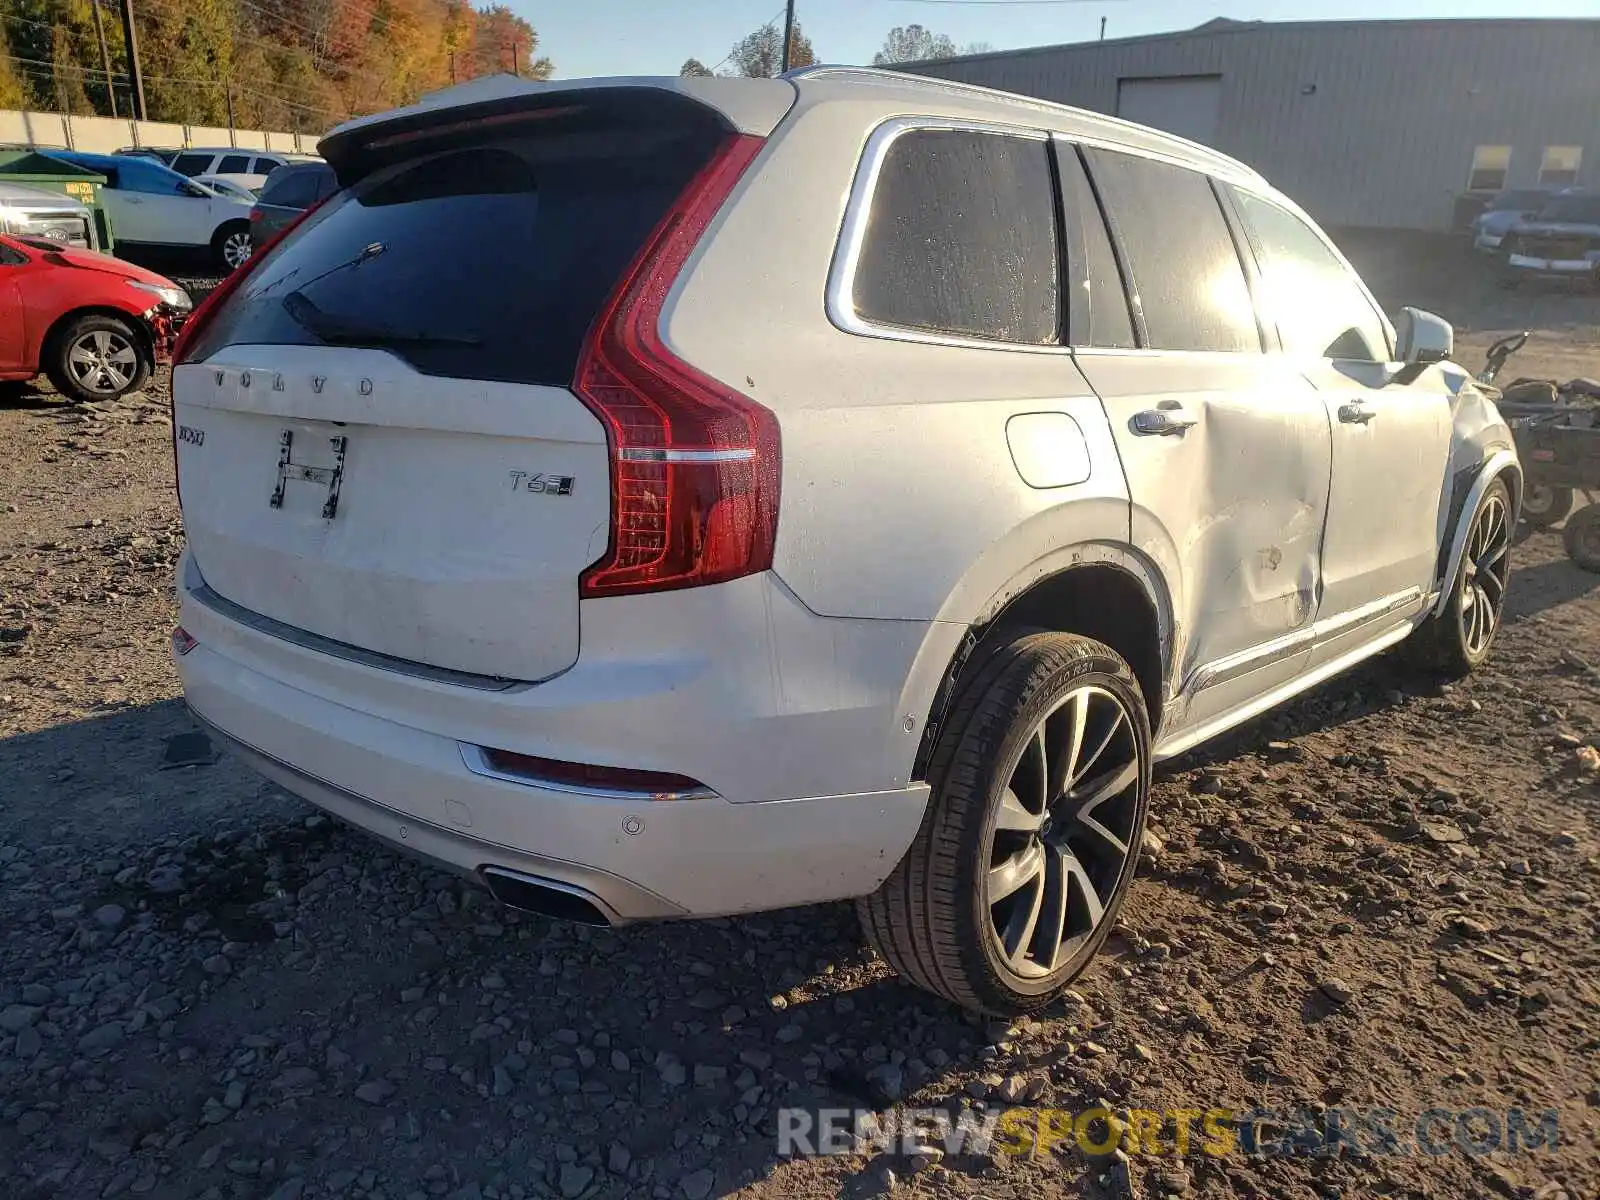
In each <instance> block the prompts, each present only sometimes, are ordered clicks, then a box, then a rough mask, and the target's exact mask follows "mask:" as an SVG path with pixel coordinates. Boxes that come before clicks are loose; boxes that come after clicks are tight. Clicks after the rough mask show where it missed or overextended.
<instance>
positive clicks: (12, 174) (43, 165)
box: [0, 150, 116, 254]
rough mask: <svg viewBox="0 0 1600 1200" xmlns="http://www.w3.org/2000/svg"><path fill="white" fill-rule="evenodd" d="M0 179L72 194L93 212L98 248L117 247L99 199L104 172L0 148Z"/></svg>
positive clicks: (32, 152)
mask: <svg viewBox="0 0 1600 1200" xmlns="http://www.w3.org/2000/svg"><path fill="white" fill-rule="evenodd" d="M0 179H5V180H6V181H7V182H9V183H20V184H24V185H25V186H27V187H35V188H39V189H40V190H41V191H46V192H60V193H61V194H62V195H65V196H71V197H72V198H73V199H74V200H76V201H78V202H79V203H80V204H83V205H84V206H86V207H87V208H88V209H89V211H90V212H92V213H94V226H95V236H96V237H97V238H98V239H99V241H100V249H101V251H102V252H103V253H106V254H110V253H112V251H113V250H114V249H115V248H116V242H115V239H114V238H113V237H112V234H111V217H110V214H108V213H107V212H106V207H105V204H104V203H103V202H102V201H101V199H100V189H101V188H102V187H103V186H104V185H105V182H106V177H105V176H104V175H97V174H96V173H95V172H93V171H91V170H89V169H88V168H87V167H80V166H78V165H77V164H76V163H70V162H67V161H65V160H64V159H59V158H51V157H50V156H49V155H48V154H41V153H39V152H38V151H36V150H0Z"/></svg>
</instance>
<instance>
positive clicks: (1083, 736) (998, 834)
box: [982, 684, 1143, 978]
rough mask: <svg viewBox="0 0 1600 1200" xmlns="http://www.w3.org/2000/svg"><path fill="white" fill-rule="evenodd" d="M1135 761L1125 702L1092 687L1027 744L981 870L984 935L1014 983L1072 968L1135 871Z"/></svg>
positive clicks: (1064, 704)
mask: <svg viewBox="0 0 1600 1200" xmlns="http://www.w3.org/2000/svg"><path fill="white" fill-rule="evenodd" d="M1139 754H1140V751H1139V742H1138V740H1137V738H1136V737H1135V735H1134V729H1133V723H1132V719H1131V717H1130V714H1129V713H1128V710H1127V709H1126V708H1125V707H1124V705H1123V702H1122V701H1121V700H1119V699H1118V698H1117V697H1116V696H1114V695H1113V694H1112V693H1111V692H1109V691H1107V690H1105V689H1104V688H1101V687H1097V686H1094V685H1092V684H1085V685H1083V686H1081V687H1077V688H1074V689H1073V690H1072V691H1070V692H1068V693H1067V694H1066V695H1065V696H1064V697H1063V698H1062V699H1061V701H1060V702H1059V703H1058V704H1057V705H1056V707H1055V708H1053V709H1052V710H1051V711H1050V712H1049V713H1048V714H1047V715H1046V716H1045V717H1044V718H1043V719H1042V720H1041V721H1040V722H1039V723H1038V725H1036V726H1035V728H1034V730H1033V732H1032V733H1031V734H1030V735H1029V737H1028V739H1027V741H1026V743H1025V744H1024V749H1023V751H1022V755H1021V757H1020V759H1019V760H1018V761H1017V764H1016V767H1015V768H1014V769H1013V770H1012V773H1011V777H1010V779H1009V780H1008V781H1007V783H1006V788H1005V792H1004V793H1003V794H1002V796H1001V801H1000V807H999V812H998V813H997V814H996V817H995V821H994V829H993V832H992V834H991V835H990V838H989V844H988V847H987V850H988V852H987V854H986V855H985V856H984V858H983V860H982V861H983V862H984V864H985V874H984V878H983V883H982V891H983V895H982V902H983V904H984V906H985V907H986V909H987V910H988V914H989V932H990V934H991V936H992V937H993V938H994V941H995V944H996V946H997V949H998V952H999V954H1000V957H1002V958H1003V959H1004V960H1005V962H1006V963H1007V964H1008V965H1009V967H1010V968H1011V970H1012V971H1014V972H1016V974H1018V975H1019V976H1024V977H1029V978H1038V977H1041V976H1045V975H1049V974H1050V973H1051V972H1053V971H1055V970H1056V969H1057V968H1058V967H1060V966H1061V965H1062V964H1063V963H1065V962H1067V961H1068V960H1070V959H1071V958H1072V956H1073V954H1074V953H1075V952H1076V951H1077V949H1078V947H1079V946H1080V945H1082V943H1083V942H1084V941H1085V940H1087V939H1088V938H1089V937H1090V936H1091V935H1092V934H1093V933H1094V932H1095V930H1096V929H1097V928H1098V927H1099V926H1100V924H1101V922H1102V921H1103V920H1104V919H1105V913H1106V908H1107V906H1108V905H1109V904H1110V902H1111V899H1112V897H1113V896H1114V895H1115V894H1116V892H1117V888H1118V886H1119V884H1120V883H1121V882H1122V880H1123V878H1124V877H1125V875H1126V874H1127V873H1128V872H1129V871H1131V870H1132V869H1133V866H1134V863H1135V861H1136V859H1137V855H1138V849H1139V847H1138V846H1137V845H1136V844H1133V839H1134V838H1135V837H1136V829H1137V824H1138V811H1139V793H1140V784H1141V779H1142V777H1143V764H1142V763H1141V762H1140V759H1139Z"/></svg>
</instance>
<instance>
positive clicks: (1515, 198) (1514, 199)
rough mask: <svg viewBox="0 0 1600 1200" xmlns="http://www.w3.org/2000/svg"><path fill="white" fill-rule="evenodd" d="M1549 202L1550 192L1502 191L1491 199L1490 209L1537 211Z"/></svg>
mask: <svg viewBox="0 0 1600 1200" xmlns="http://www.w3.org/2000/svg"><path fill="white" fill-rule="evenodd" d="M1549 202H1550V193H1549V192H1532V191H1528V192H1501V193H1500V194H1499V195H1498V196H1496V197H1495V198H1494V199H1493V200H1491V201H1489V211H1490V212H1508V211H1521V210H1524V209H1528V210H1532V211H1535V212H1537V211H1538V210H1539V209H1541V208H1543V207H1544V206H1545V205H1546V204H1548V203H1549Z"/></svg>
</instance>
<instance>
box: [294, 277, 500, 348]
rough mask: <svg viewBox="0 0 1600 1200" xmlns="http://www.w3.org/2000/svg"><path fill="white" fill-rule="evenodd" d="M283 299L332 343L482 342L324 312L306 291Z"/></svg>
mask: <svg viewBox="0 0 1600 1200" xmlns="http://www.w3.org/2000/svg"><path fill="white" fill-rule="evenodd" d="M280 303H281V304H282V305H283V311H284V312H286V313H288V314H289V316H290V317H292V318H293V319H294V321H295V323H296V324H298V325H300V326H301V327H302V328H304V329H307V330H310V331H311V332H312V333H314V334H316V336H317V337H319V338H321V339H322V340H323V341H324V342H326V343H327V344H328V345H330V346H481V345H483V342H482V341H481V340H480V339H478V338H471V337H455V336H452V335H450V334H437V333H423V332H421V331H420V330H418V331H412V330H407V329H391V328H388V327H386V326H383V325H371V324H368V323H366V322H364V321H360V320H357V319H355V318H352V317H343V316H339V315H337V314H334V313H326V312H323V311H322V309H320V308H318V307H317V306H316V304H315V302H313V301H312V300H311V299H310V298H309V297H308V296H307V295H306V294H305V293H304V292H302V291H300V290H299V289H296V290H295V291H292V292H290V293H289V294H288V295H287V296H285V297H284V298H283V299H282V300H281V301H280Z"/></svg>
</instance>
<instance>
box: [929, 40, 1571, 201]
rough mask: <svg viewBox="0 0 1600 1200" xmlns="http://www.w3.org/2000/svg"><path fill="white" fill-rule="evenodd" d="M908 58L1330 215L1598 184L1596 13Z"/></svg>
mask: <svg viewBox="0 0 1600 1200" xmlns="http://www.w3.org/2000/svg"><path fill="white" fill-rule="evenodd" d="M901 69H902V70H914V71H917V72H920V73H923V74H927V75H937V76H940V77H943V78H947V79H956V80H963V81H966V82H969V83H977V84H983V85H984V86H986V87H995V88H1001V89H1003V90H1005V91H1010V92H1020V93H1022V94H1024V95H1029V96H1037V97H1040V98H1041V99H1046V100H1054V101H1058V102H1060V103H1064V104H1072V105H1076V106H1078V107H1080V108H1087V109H1093V110H1094V111H1096V112H1103V113H1110V114H1113V115H1117V116H1122V117H1126V118H1128V119H1129V120H1133V121H1139V122H1141V123H1143V124H1147V125H1154V126H1156V127H1158V128H1161V129H1165V130H1168V131H1170V132H1173V133H1177V134H1181V135H1183V136H1185V137H1190V138H1193V139H1195V140H1196V141H1200V142H1205V143H1207V144H1208V145H1211V146H1215V147H1216V148H1217V149H1219V150H1222V151H1225V152H1226V153H1228V154H1231V155H1233V156H1234V157H1236V158H1240V159H1243V160H1244V161H1245V162H1247V163H1249V164H1250V165H1251V166H1253V167H1255V168H1257V169H1258V170H1260V171H1261V172H1262V173H1263V174H1264V175H1266V176H1267V178H1268V179H1270V180H1271V181H1272V182H1273V183H1275V184H1276V185H1278V186H1279V187H1281V188H1282V189H1283V190H1284V191H1286V192H1288V193H1289V194H1290V195H1292V196H1293V197H1294V198H1295V199H1297V200H1298V201H1299V202H1300V203H1301V204H1303V205H1304V206H1305V207H1306V208H1307V209H1309V210H1310V211H1311V212H1312V214H1313V215H1314V216H1316V217H1317V218H1318V220H1319V221H1321V222H1322V223H1323V224H1326V225H1336V226H1338V225H1352V226H1374V227H1382V228H1400V229H1432V230H1444V229H1448V228H1450V227H1451V226H1452V224H1456V223H1458V222H1459V221H1460V219H1461V216H1462V213H1463V212H1464V211H1475V210H1476V208H1478V207H1481V204H1482V202H1483V199H1484V198H1485V197H1486V195H1487V194H1490V193H1493V192H1495V191H1499V190H1500V189H1501V188H1503V187H1510V188H1534V187H1557V186H1562V185H1568V184H1573V183H1579V184H1584V185H1587V186H1595V187H1600V20H1504V21H1478V20H1471V21H1469V20H1443V21H1347V22H1340V21H1305V22H1292V23H1281V24H1280V23H1270V24H1269V23H1264V22H1259V21H1252V22H1239V21H1229V20H1217V21H1212V22H1209V23H1208V24H1205V25H1202V26H1200V27H1199V28H1197V29H1194V30H1190V31H1188V32H1185V33H1172V34H1160V35H1156V36H1153V37H1138V38H1123V39H1117V40H1110V41H1103V42H1084V43H1078V44H1074V45H1065V46H1041V47H1038V48H1036V49H1029V50H1012V51H1003V52H998V53H994V54H983V55H972V56H969V57H964V58H949V59H940V60H934V61H930V62H923V63H915V64H907V65H905V66H903V67H902V68H901Z"/></svg>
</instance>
